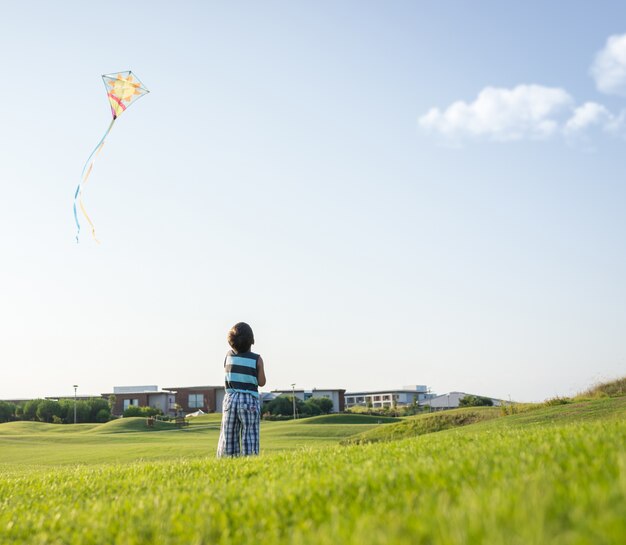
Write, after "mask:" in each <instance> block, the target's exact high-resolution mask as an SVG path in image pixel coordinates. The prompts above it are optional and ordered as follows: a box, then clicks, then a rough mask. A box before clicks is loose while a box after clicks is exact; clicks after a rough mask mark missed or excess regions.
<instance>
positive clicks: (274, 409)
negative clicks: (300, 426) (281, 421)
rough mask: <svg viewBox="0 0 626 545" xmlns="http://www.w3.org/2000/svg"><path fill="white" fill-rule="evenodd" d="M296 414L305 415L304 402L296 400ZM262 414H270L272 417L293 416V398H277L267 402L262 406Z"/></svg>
mask: <svg viewBox="0 0 626 545" xmlns="http://www.w3.org/2000/svg"><path fill="white" fill-rule="evenodd" d="M296 412H297V413H298V414H307V413H306V410H305V405H304V402H303V401H302V400H301V399H298V398H296ZM263 413H264V414H265V413H270V414H271V415H272V416H278V415H282V416H293V396H284V395H283V396H278V397H277V398H276V399H273V400H272V401H268V402H267V403H265V404H264V405H263Z"/></svg>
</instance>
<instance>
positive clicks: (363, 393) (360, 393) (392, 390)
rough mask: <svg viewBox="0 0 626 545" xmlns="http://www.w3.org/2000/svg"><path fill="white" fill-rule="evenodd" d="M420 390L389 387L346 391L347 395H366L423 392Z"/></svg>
mask: <svg viewBox="0 0 626 545" xmlns="http://www.w3.org/2000/svg"><path fill="white" fill-rule="evenodd" d="M425 393H426V392H422V391H420V390H405V389H404V388H397V389H389V390H366V391H363V392H346V395H347V396H364V395H365V396H368V395H373V394H425Z"/></svg>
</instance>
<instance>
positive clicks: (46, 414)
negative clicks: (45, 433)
mask: <svg viewBox="0 0 626 545" xmlns="http://www.w3.org/2000/svg"><path fill="white" fill-rule="evenodd" d="M55 416H56V417H57V418H60V416H61V405H60V404H59V402H58V401H55V400H52V399H42V400H41V403H39V405H38V406H37V418H38V419H39V420H41V421H42V422H48V423H50V422H52V420H53V418H54V417H55Z"/></svg>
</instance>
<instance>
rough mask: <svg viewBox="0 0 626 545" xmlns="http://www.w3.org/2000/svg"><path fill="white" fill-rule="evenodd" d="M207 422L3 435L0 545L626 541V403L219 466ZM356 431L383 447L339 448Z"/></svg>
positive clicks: (211, 420) (288, 426) (460, 416)
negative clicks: (356, 440) (352, 440)
mask: <svg viewBox="0 0 626 545" xmlns="http://www.w3.org/2000/svg"><path fill="white" fill-rule="evenodd" d="M472 415H473V416H472ZM351 416H354V415H351ZM428 417H431V419H430V420H429V418H428ZM200 418H202V420H200V419H198V420H194V422H193V424H192V425H191V426H190V428H189V429H187V430H182V431H169V429H168V428H163V429H162V430H155V431H143V430H142V429H141V427H140V424H138V423H137V422H139V421H134V420H131V419H128V420H127V422H126V423H124V424H123V425H122V424H118V423H116V424H117V425H116V426H112V425H111V424H106V425H102V426H101V427H97V426H94V427H88V426H86V427H80V425H79V426H76V427H72V426H59V428H62V429H64V430H65V431H63V432H60V431H53V430H52V428H50V427H49V426H46V425H44V426H41V425H36V424H35V423H20V424H27V425H26V426H22V427H21V428H20V427H19V426H16V425H15V424H11V425H6V424H3V425H0V472H2V478H1V479H0V544H2V545H4V544H7V545H8V544H13V543H29V544H33V545H44V544H55V545H56V544H67V545H73V544H76V545H78V544H80V545H91V544H94V545H95V544H103V545H104V544H111V543H125V544H129V545H139V544H145V543H150V544H158V545H178V544H181V545H183V544H184V545H201V544H207V545H208V544H224V545H225V544H231V543H237V544H248V543H250V544H252V543H254V544H255V545H256V544H258V543H259V542H266V543H290V544H291V543H293V544H295V545H308V544H311V545H313V544H315V545H325V544H331V543H332V544H335V543H337V542H339V543H342V544H346V545H352V544H355V545H356V544H362V543H367V544H368V545H378V544H381V545H382V544H390V543H392V544H395V543H424V544H429V545H439V544H441V545H444V544H445V545H457V544H459V545H460V544H474V543H477V544H478V543H489V544H490V545H491V544H496V545H497V544H502V545H504V544H506V545H539V544H542V545H543V544H553V543H554V544H558V545H586V544H589V545H613V544H616V545H617V544H620V545H621V544H622V543H624V542H625V541H626V501H625V496H626V451H625V449H624V445H625V444H626V398H624V397H622V398H617V397H616V398H599V399H593V400H586V401H584V402H581V403H571V404H567V405H559V406H551V407H545V406H542V405H539V406H537V408H536V409H534V410H528V411H527V412H524V413H521V414H514V415H509V416H502V412H498V410H497V409H486V410H485V409H482V410H480V409H465V410H460V411H456V412H455V411H449V412H448V411H446V412H444V413H436V414H433V415H420V416H418V417H413V418H408V419H406V420H404V421H400V422H392V423H388V424H380V425H379V424H377V423H372V421H371V420H359V421H352V420H350V419H345V418H343V417H341V416H340V415H338V416H337V417H336V418H321V419H318V420H316V419H306V420H302V421H295V422H294V421H289V422H267V423H263V429H262V444H263V450H264V454H263V455H262V456H260V457H258V458H248V459H234V460H215V459H214V457H213V455H212V453H213V447H214V441H215V440H216V437H217V431H216V430H217V426H218V421H217V420H216V418H215V417H214V416H213V415H208V416H207V417H200ZM468 419H469V420H473V423H468ZM4 426H8V427H7V428H5V427H4ZM444 427H447V428H448V429H443V428H444ZM396 428H399V429H401V430H402V432H401V433H402V434H408V433H407V432H408V430H413V432H415V431H417V432H419V433H418V435H414V436H408V437H404V438H402V439H394V436H395V434H396V433H399V432H397V431H394V430H395V429H396ZM18 430H20V431H19V433H18ZM427 430H430V433H427V432H426V431H427ZM437 430H439V431H437ZM360 431H363V432H364V434H363V436H367V435H370V436H376V435H379V434H382V436H383V437H384V439H381V440H378V441H377V442H367V443H366V444H352V445H348V446H340V445H339V444H338V442H339V441H341V440H345V439H347V438H349V437H354V436H356V435H357V434H358V433H359V432H360ZM383 432H384V433H383ZM434 432H436V433H434ZM363 436H361V437H363ZM15 445H17V446H15ZM13 448H15V449H16V450H15V452H13V451H12V449H13ZM76 449H79V450H80V451H81V452H80V456H77V455H75V454H74V452H75V450H76ZM18 453H19V454H21V456H18ZM110 456H111V457H110ZM116 456H117V458H116ZM79 460H80V462H81V464H80V465H78V464H77V462H78V461H79Z"/></svg>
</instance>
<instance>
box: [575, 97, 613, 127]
mask: <svg viewBox="0 0 626 545" xmlns="http://www.w3.org/2000/svg"><path fill="white" fill-rule="evenodd" d="M613 122H614V117H613V115H612V114H611V113H610V112H609V111H608V110H607V109H606V108H605V107H604V106H602V104H598V103H597V102H585V103H584V104H583V105H582V106H579V107H578V108H576V109H575V110H574V113H573V114H572V117H570V118H569V119H568V120H567V122H566V123H565V126H564V128H563V130H564V131H565V133H566V134H576V133H580V132H581V131H584V130H586V129H588V128H590V127H593V126H597V127H601V128H609V126H610V125H611V124H612V123H613Z"/></svg>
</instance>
